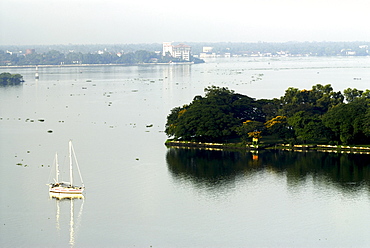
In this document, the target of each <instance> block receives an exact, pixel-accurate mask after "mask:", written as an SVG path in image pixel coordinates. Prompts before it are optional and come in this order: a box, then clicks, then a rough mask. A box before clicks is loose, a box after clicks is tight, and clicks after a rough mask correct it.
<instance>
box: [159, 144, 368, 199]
mask: <svg viewBox="0 0 370 248" xmlns="http://www.w3.org/2000/svg"><path fill="white" fill-rule="evenodd" d="M166 159H167V165H168V168H169V171H170V172H171V173H172V175H173V176H174V177H175V178H177V179H181V180H188V181H191V182H192V183H195V184H197V185H198V184H202V185H203V186H206V187H222V186H223V185H225V184H230V183H233V182H234V181H235V179H236V177H239V176H246V175H251V176H253V174H255V173H257V172H259V171H265V170H269V171H272V172H275V173H278V174H281V175H286V177H287V182H288V184H289V185H291V186H294V185H297V184H299V182H302V181H305V180H306V179H307V178H308V177H309V178H313V180H314V182H317V183H324V184H326V185H334V186H335V187H338V188H339V189H340V190H342V191H345V192H353V191H357V190H360V189H362V188H363V187H367V188H369V186H370V155H364V154H343V153H325V152H314V151H312V152H289V151H281V150H278V151H275V150H264V151H259V152H258V153H252V152H247V151H215V150H200V149H182V148H170V149H169V150H168V151H167V155H166Z"/></svg>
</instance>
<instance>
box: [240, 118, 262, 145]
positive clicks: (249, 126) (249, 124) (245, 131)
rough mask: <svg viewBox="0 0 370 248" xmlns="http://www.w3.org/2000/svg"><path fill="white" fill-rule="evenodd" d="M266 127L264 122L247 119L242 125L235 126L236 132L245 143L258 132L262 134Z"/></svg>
mask: <svg viewBox="0 0 370 248" xmlns="http://www.w3.org/2000/svg"><path fill="white" fill-rule="evenodd" d="M263 129H264V125H263V122H259V121H251V120H247V121H245V122H243V124H242V125H241V126H238V127H236V128H235V131H236V133H237V134H238V135H239V136H240V138H241V140H242V141H243V142H244V143H247V142H248V140H250V138H251V137H252V136H254V135H256V134H257V133H258V134H260V133H261V132H262V131H263Z"/></svg>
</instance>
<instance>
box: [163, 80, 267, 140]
mask: <svg viewBox="0 0 370 248" xmlns="http://www.w3.org/2000/svg"><path fill="white" fill-rule="evenodd" d="M204 91H205V97H202V96H196V97H195V98H194V99H193V102H192V103H190V104H189V105H186V106H183V107H182V108H180V107H176V108H174V109H172V111H171V113H170V114H169V115H168V117H167V123H166V130H165V132H166V134H167V135H168V136H173V137H174V138H175V139H183V140H197V141H225V140H226V139H228V138H231V137H233V136H235V135H236V133H235V130H236V129H237V127H238V126H240V125H242V123H243V122H244V121H245V120H247V119H249V120H259V119H261V118H263V116H262V115H261V113H262V110H261V106H259V105H258V103H257V101H255V100H254V99H252V98H250V97H248V96H243V95H240V94H235V93H234V91H231V90H229V89H227V88H220V87H216V86H210V87H208V88H206V89H205V90H204Z"/></svg>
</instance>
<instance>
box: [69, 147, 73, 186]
mask: <svg viewBox="0 0 370 248" xmlns="http://www.w3.org/2000/svg"><path fill="white" fill-rule="evenodd" d="M69 180H70V184H71V186H72V185H73V174H72V141H69Z"/></svg>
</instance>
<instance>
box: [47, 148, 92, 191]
mask: <svg viewBox="0 0 370 248" xmlns="http://www.w3.org/2000/svg"><path fill="white" fill-rule="evenodd" d="M72 155H73V158H74V160H75V163H76V167H77V170H78V174H79V176H80V179H81V186H76V185H73V163H72V160H73V158H72ZM55 168H56V178H55V179H54V182H53V183H50V184H49V192H50V193H62V194H82V192H83V191H84V189H85V186H84V183H83V181H82V176H81V172H80V168H79V166H78V162H77V158H76V154H75V152H74V149H73V145H72V141H69V182H64V181H59V180H60V179H59V176H60V172H59V164H58V154H57V153H56V154H55Z"/></svg>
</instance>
